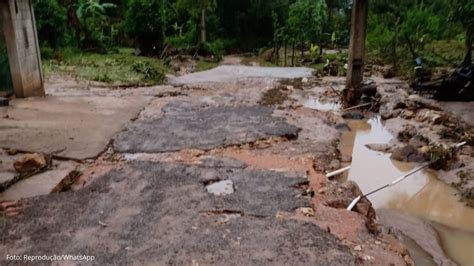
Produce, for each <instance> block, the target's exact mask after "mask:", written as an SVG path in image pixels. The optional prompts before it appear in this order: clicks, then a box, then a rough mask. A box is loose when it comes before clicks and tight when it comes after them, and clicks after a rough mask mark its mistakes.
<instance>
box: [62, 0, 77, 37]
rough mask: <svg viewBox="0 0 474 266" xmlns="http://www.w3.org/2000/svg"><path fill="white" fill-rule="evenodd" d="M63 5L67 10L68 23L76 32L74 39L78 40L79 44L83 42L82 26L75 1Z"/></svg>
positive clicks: (65, 2)
mask: <svg viewBox="0 0 474 266" xmlns="http://www.w3.org/2000/svg"><path fill="white" fill-rule="evenodd" d="M63 5H64V6H65V7H66V8H67V21H68V25H69V27H71V28H72V30H73V31H74V37H75V38H76V41H77V44H78V45H79V44H80V42H81V25H80V23H79V19H78V18H77V14H76V9H75V8H74V6H75V1H71V0H69V1H64V3H63Z"/></svg>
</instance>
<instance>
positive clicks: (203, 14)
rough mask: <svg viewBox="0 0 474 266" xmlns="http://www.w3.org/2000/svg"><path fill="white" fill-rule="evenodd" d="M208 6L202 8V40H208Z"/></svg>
mask: <svg viewBox="0 0 474 266" xmlns="http://www.w3.org/2000/svg"><path fill="white" fill-rule="evenodd" d="M206 31H207V30H206V8H205V7H203V8H201V42H202V43H205V42H207V32H206Z"/></svg>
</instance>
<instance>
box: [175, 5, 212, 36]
mask: <svg viewBox="0 0 474 266" xmlns="http://www.w3.org/2000/svg"><path fill="white" fill-rule="evenodd" d="M176 6H177V9H178V10H181V11H182V10H186V11H187V13H188V14H189V15H190V16H191V17H192V18H193V19H195V20H196V21H199V22H198V24H199V28H200V32H201V34H200V38H199V40H200V41H201V43H206V42H207V36H208V32H207V19H208V12H212V11H214V10H215V9H216V7H217V1H216V0H178V1H177V3H176Z"/></svg>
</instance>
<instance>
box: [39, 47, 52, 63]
mask: <svg viewBox="0 0 474 266" xmlns="http://www.w3.org/2000/svg"><path fill="white" fill-rule="evenodd" d="M40 53H41V58H42V59H44V60H48V59H53V58H54V49H53V48H51V46H49V45H47V44H44V45H41V47H40Z"/></svg>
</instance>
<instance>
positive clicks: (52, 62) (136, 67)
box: [43, 48, 168, 87]
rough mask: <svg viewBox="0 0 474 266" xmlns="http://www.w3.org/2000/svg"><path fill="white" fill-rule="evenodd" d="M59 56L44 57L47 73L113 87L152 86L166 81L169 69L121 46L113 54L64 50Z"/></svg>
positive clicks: (159, 62)
mask: <svg viewBox="0 0 474 266" xmlns="http://www.w3.org/2000/svg"><path fill="white" fill-rule="evenodd" d="M54 58H55V59H49V60H43V67H44V72H45V75H46V76H48V75H53V74H67V75H73V76H75V77H77V78H78V79H82V80H89V81H98V82H103V83H107V84H109V85H112V86H124V87H132V86H151V85H157V84H162V83H163V81H164V77H165V76H164V74H165V73H166V72H167V71H168V68H167V67H166V66H165V65H164V64H163V62H162V61H161V60H159V59H156V58H152V57H143V56H135V55H133V49H130V48H121V49H119V50H118V52H117V53H113V54H97V53H86V52H81V51H77V50H63V51H61V52H59V53H56V54H55V55H54Z"/></svg>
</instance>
